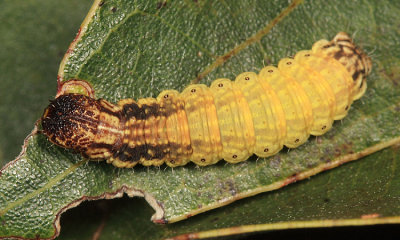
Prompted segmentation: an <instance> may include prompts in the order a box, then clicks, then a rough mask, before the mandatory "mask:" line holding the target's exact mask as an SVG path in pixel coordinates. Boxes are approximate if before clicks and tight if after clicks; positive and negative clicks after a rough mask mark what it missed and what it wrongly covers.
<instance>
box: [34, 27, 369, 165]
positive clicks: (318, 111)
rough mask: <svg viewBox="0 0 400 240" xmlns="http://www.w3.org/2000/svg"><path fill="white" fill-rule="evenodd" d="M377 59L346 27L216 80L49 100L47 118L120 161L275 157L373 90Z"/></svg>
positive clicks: (84, 148) (60, 138) (52, 133)
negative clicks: (154, 92) (150, 92)
mask: <svg viewBox="0 0 400 240" xmlns="http://www.w3.org/2000/svg"><path fill="white" fill-rule="evenodd" d="M371 67H372V63H371V59H370V58H369V57H368V56H367V55H366V54H365V53H364V52H363V51H362V50H361V49H360V48H358V47H356V46H355V45H354V43H353V41H352V39H351V38H350V37H349V36H348V35H347V34H346V33H343V32H340V33H338V34H337V35H336V36H335V37H334V39H333V40H331V41H327V40H319V41H317V42H316V43H315V44H314V45H313V47H312V49H311V50H303V51H300V52H298V53H297V54H296V55H295V57H293V58H284V59H282V60H281V61H279V64H278V67H274V66H266V67H264V68H263V69H262V70H261V71H260V72H259V73H258V74H256V73H253V72H244V73H241V74H239V75H238V76H237V77H236V79H235V81H231V80H229V79H225V78H222V79H217V80H215V81H214V82H212V84H211V86H210V87H207V86H206V85H203V84H193V85H189V86H188V87H187V88H186V89H185V90H183V91H182V93H179V92H178V91H175V90H165V91H162V92H161V93H160V95H159V96H158V97H157V98H143V99H139V100H137V101H135V100H133V99H123V100H120V101H119V102H118V103H117V104H112V103H110V102H108V101H106V100H103V99H97V100H96V99H93V98H90V97H88V96H85V95H80V94H64V95H60V96H59V97H57V98H56V99H55V100H53V101H51V103H50V105H49V106H48V107H47V108H46V109H45V111H44V114H43V117H42V119H41V123H42V132H43V133H44V135H46V136H47V138H48V139H49V140H50V141H51V142H53V143H54V144H56V145H58V146H61V147H64V148H70V149H74V150H75V151H77V152H79V153H81V154H82V155H83V156H84V157H87V158H90V159H93V160H101V159H106V160H107V162H108V163H112V164H113V165H115V166H116V167H128V168H129V167H133V166H135V165H136V164H138V163H139V164H142V165H144V166H160V165H161V164H163V163H166V164H167V165H168V166H171V167H175V166H182V165H185V164H186V163H188V162H189V161H193V162H194V163H196V164H197V165H200V166H205V165H210V164H214V163H216V162H218V161H219V160H221V159H225V160H226V161H227V162H229V163H237V162H241V161H244V160H246V159H247V158H249V157H250V156H251V155H252V154H256V155H258V156H259V157H268V156H271V155H274V154H276V153H277V152H279V151H280V150H281V149H282V148H283V146H287V147H288V148H295V147H297V146H299V145H301V144H303V143H304V142H305V141H307V139H308V137H309V136H310V134H312V135H316V136H319V135H322V134H324V133H325V132H327V131H328V130H329V129H330V128H331V127H332V124H333V121H334V120H339V119H342V118H344V117H345V116H346V115H347V112H348V110H349V109H350V106H351V104H352V102H353V101H354V100H357V99H359V98H360V97H361V96H362V95H363V94H364V92H365V90H366V88H367V83H366V76H367V75H368V74H369V73H370V71H371Z"/></svg>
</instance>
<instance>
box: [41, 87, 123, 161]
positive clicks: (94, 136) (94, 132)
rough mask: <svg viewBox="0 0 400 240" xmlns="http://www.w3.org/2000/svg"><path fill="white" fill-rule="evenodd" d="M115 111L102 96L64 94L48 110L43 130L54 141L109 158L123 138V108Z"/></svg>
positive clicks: (81, 151) (92, 156)
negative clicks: (121, 110)
mask: <svg viewBox="0 0 400 240" xmlns="http://www.w3.org/2000/svg"><path fill="white" fill-rule="evenodd" d="M110 108H111V109H110ZM113 110H114V109H113V105H111V104H109V103H108V102H106V101H104V100H102V99H99V100H95V99H93V98H90V97H87V96H84V95H80V94H65V95H61V96H59V97H58V98H56V99H55V100H53V101H51V102H50V105H49V106H48V107H47V108H46V109H45V111H44V114H43V117H42V128H43V133H44V134H45V135H46V136H47V138H48V139H49V140H50V141H51V142H53V143H54V144H56V145H58V146H61V147H64V148H69V149H74V150H75V151H78V152H80V153H81V154H82V155H83V156H85V157H90V158H96V159H97V158H106V157H109V156H110V155H111V154H112V152H113V149H115V148H117V147H118V146H119V145H120V144H119V143H120V141H121V140H120V139H121V134H122V133H121V131H120V125H121V124H120V117H119V116H120V114H119V111H118V110H119V109H116V111H113Z"/></svg>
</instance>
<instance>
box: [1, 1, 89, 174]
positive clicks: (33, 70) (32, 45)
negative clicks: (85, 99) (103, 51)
mask: <svg viewBox="0 0 400 240" xmlns="http://www.w3.org/2000/svg"><path fill="white" fill-rule="evenodd" d="M91 4H92V0H68V1H54V0H2V1H1V2H0V22H1V25H0V44H1V46H0V167H2V166H3V165H4V164H6V163H7V162H9V161H11V160H13V159H14V158H15V157H16V156H17V155H18V154H19V152H20V151H21V146H22V144H23V140H24V138H25V137H26V136H27V135H28V134H29V133H30V132H31V130H32V129H33V125H34V122H35V121H36V120H37V119H38V118H40V116H41V114H42V113H43V109H44V107H45V106H46V105H47V103H48V100H49V99H52V98H54V95H55V94H56V90H57V71H58V66H59V64H60V62H61V59H62V57H63V56H64V53H65V51H66V50H67V48H68V45H69V44H70V42H71V41H72V40H73V39H74V37H75V35H76V33H77V31H78V29H79V26H80V24H81V22H82V21H83V19H84V18H85V16H86V13H87V12H88V11H89V9H90V6H91Z"/></svg>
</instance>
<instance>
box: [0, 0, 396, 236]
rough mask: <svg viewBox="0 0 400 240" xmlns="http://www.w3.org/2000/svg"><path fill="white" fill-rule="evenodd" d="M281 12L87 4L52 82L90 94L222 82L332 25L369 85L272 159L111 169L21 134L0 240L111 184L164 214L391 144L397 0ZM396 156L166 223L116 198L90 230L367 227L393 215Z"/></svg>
mask: <svg viewBox="0 0 400 240" xmlns="http://www.w3.org/2000/svg"><path fill="white" fill-rule="evenodd" d="M290 6H291V7H290ZM290 6H288V4H287V2H283V1H274V2H271V1H260V2H257V1H250V2H249V1H235V2H224V1H220V2H215V1H193V2H190V1H173V2H165V3H164V2H157V1H135V2H134V1H128V0H127V1H104V2H102V3H101V4H100V2H99V1H96V2H95V3H94V5H93V7H92V10H91V11H90V12H89V15H88V18H87V19H86V20H87V21H85V22H84V24H83V25H82V28H81V31H80V35H79V36H78V39H77V41H75V42H74V44H73V45H71V49H69V51H68V53H69V54H68V55H67V58H66V59H65V61H63V63H62V65H61V71H60V72H59V76H60V77H62V78H63V80H64V81H65V80H69V79H73V78H75V79H84V80H86V81H88V83H89V84H91V86H92V87H93V89H94V90H95V94H96V97H102V98H105V99H107V100H109V101H112V102H116V101H117V100H119V99H121V98H128V97H131V98H135V99H136V98H141V97H149V96H156V95H157V94H158V93H159V92H160V91H161V90H164V89H176V90H182V89H184V88H185V87H186V86H187V85H188V84H189V83H190V82H198V81H200V82H202V83H205V84H208V85H209V84H210V83H211V82H212V80H214V79H216V78H220V77H228V78H231V79H234V78H235V76H236V75H237V74H239V73H241V72H243V71H256V72H258V71H259V70H260V69H261V68H262V67H263V66H264V64H270V63H271V64H272V63H277V62H278V61H279V59H280V58H282V57H285V56H289V55H293V54H295V53H296V52H297V51H299V50H301V49H309V48H310V47H311V45H312V43H313V42H315V41H316V40H318V39H321V38H327V39H330V38H332V37H333V36H334V35H335V34H336V33H337V32H339V31H346V32H349V33H350V34H353V33H357V34H356V35H355V41H356V42H357V43H358V45H360V46H362V47H363V49H365V50H366V52H369V53H371V52H373V55H372V57H373V62H374V66H373V73H372V74H371V75H370V76H369V77H368V86H369V88H368V90H367V93H366V95H365V96H364V97H363V98H362V99H361V100H359V101H357V102H355V103H354V104H353V106H352V109H351V111H350V113H349V116H348V117H346V118H345V119H344V120H343V121H341V122H336V123H335V124H334V128H333V129H332V130H331V131H330V132H328V133H327V134H326V135H324V136H322V137H318V138H315V137H314V138H311V139H310V140H309V141H308V142H307V143H306V144H304V145H302V146H301V147H299V148H297V149H294V150H291V151H290V152H281V153H279V154H278V155H276V156H274V157H272V158H267V159H256V157H252V158H250V159H249V160H248V161H245V162H243V163H240V164H235V165H232V164H225V163H224V162H220V163H218V164H216V165H213V166H208V167H202V168H198V167H196V166H195V165H193V164H188V165H187V166H185V167H179V168H174V169H171V168H166V167H161V169H159V168H155V167H150V168H145V167H135V168H134V169H115V168H114V167H112V166H109V165H106V163H104V162H100V163H94V162H89V163H87V162H86V161H85V160H83V159H82V158H81V157H80V156H79V155H77V154H74V153H72V152H71V151H68V150H64V149H61V148H59V147H56V146H54V145H52V144H51V143H49V142H48V141H47V140H46V139H45V137H44V136H43V135H40V134H37V133H36V132H34V133H33V135H32V136H30V137H29V138H28V139H27V143H26V151H25V152H24V153H23V154H22V155H21V157H20V158H19V159H17V160H16V161H13V162H11V163H10V164H8V165H7V166H6V167H5V168H3V169H2V170H1V172H0V173H1V175H0V194H1V198H0V236H4V237H8V236H20V237H24V238H35V237H38V236H39V237H40V238H50V237H53V236H54V235H57V234H58V233H59V227H58V223H59V219H60V215H61V213H62V212H64V211H66V210H67V209H68V208H72V207H75V206H76V205H77V204H79V203H80V202H81V201H84V200H86V199H89V200H92V199H99V198H114V197H120V196H122V193H123V192H125V193H127V194H128V195H130V196H144V197H145V198H146V200H147V201H148V202H149V203H150V204H151V205H152V206H153V207H154V208H155V209H156V210H157V212H156V214H155V215H154V217H153V220H154V221H158V222H160V221H170V222H171V221H177V220H181V219H184V218H186V217H189V216H191V215H193V214H197V213H200V212H203V211H205V210H209V209H212V208H216V207H219V206H222V205H226V204H228V203H230V202H232V201H235V200H238V199H240V198H244V197H247V196H251V195H254V194H257V193H260V192H264V191H268V190H273V189H276V188H278V187H282V186H284V185H286V184H288V183H291V182H293V181H295V180H299V179H302V178H304V177H308V176H310V175H313V174H315V173H317V172H319V171H321V170H323V169H328V168H330V167H332V166H335V164H340V163H343V162H346V161H349V160H354V158H357V157H359V156H358V153H359V154H360V155H367V154H370V153H371V152H374V151H375V150H377V149H381V148H382V147H386V146H389V145H392V144H393V143H395V142H398V141H399V140H398V139H399V138H400V131H399V130H398V125H399V122H400V117H399V111H400V94H399V93H400V87H399V80H398V79H399V68H398V67H397V66H398V65H399V55H400V53H398V52H397V51H393V49H396V44H397V43H398V41H399V39H400V37H399V31H398V30H397V25H396V23H398V22H399V21H398V20H399V18H400V17H399V16H400V14H399V13H400V11H399V6H394V5H393V4H392V3H390V2H385V1H372V0H371V1H362V2H361V1H360V2H355V1H352V2H348V1H343V2H340V3H338V2H334V1H329V2H327V1H324V2H322V1H321V2H318V1H315V2H313V1H306V2H305V3H303V4H300V5H298V4H296V2H293V4H292V5H290ZM253 36H254V37H253ZM43 107H45V106H44V105H43ZM397 153H398V149H397V148H395V147H394V148H392V149H387V150H385V151H382V152H380V153H376V154H373V155H370V156H368V157H366V158H364V159H362V160H360V161H357V162H353V163H349V164H346V165H345V166H343V167H340V168H337V169H334V170H332V171H329V172H325V173H323V174H320V175H317V176H315V177H312V179H311V180H310V181H303V182H301V183H298V184H294V185H291V186H289V187H286V188H283V189H281V190H278V191H274V192H270V193H264V194H260V195H259V196H256V197H252V198H249V199H246V200H241V201H239V202H236V203H234V204H232V205H230V206H227V207H224V208H221V209H218V210H214V211H211V212H210V213H208V214H202V215H200V216H196V217H193V218H191V219H189V220H186V221H183V222H181V223H177V224H172V225H167V226H158V225H154V224H152V223H151V222H150V221H148V217H147V216H148V215H146V214H149V209H148V208H145V209H142V208H141V207H138V206H132V205H130V204H121V205H119V206H117V207H113V208H111V210H110V211H111V212H110V213H108V215H107V214H104V215H107V216H108V217H105V218H104V219H102V220H101V221H100V222H99V221H98V219H97V220H96V222H98V224H99V226H104V228H100V227H99V228H98V231H100V230H99V229H103V230H102V231H103V232H102V235H101V236H102V237H103V238H104V239H107V238H117V239H118V238H120V239H124V238H127V237H132V236H138V238H140V237H142V238H143V237H148V238H153V239H158V238H160V237H170V236H174V235H177V234H181V233H185V232H191V231H203V230H208V229H211V228H220V227H229V226H235V225H243V224H260V223H280V224H281V228H287V226H285V225H284V224H282V223H281V222H292V223H296V222H297V221H301V220H302V221H311V222H314V223H316V224H317V225H318V223H320V224H321V225H320V226H322V223H323V221H321V220H332V219H336V220H338V221H339V225H340V221H342V225H345V220H349V219H350V220H352V219H353V220H357V221H359V222H360V223H361V224H369V222H368V221H370V222H371V220H368V221H364V220H363V219H362V216H364V217H365V216H367V217H368V216H373V217H375V218H374V219H373V221H372V223H384V222H390V221H388V220H387V219H391V221H392V220H393V219H395V220H396V221H397V222H400V218H399V217H398V216H399V213H400V207H399V204H398V199H399V197H400V191H399V186H400V183H399V179H400V178H399V176H398V175H399V173H400V171H399V170H398V168H396V166H397V165H398V164H399V160H400V159H399V157H398V154H397ZM131 202H134V203H137V202H138V201H129V203H131ZM138 205H139V204H138ZM141 205H143V204H141ZM141 205H139V206H141ZM27 216H29V218H28V219H27ZM143 216H145V217H143ZM90 226H91V227H90V229H95V227H93V225H90ZM299 226H300V225H299ZM78 227H80V226H78ZM144 227H146V229H147V230H146V231H143V228H144ZM266 229H268V228H266ZM270 229H271V228H270ZM115 233H117V234H116V235H118V236H116V237H115ZM112 236H114V237H112Z"/></svg>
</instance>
